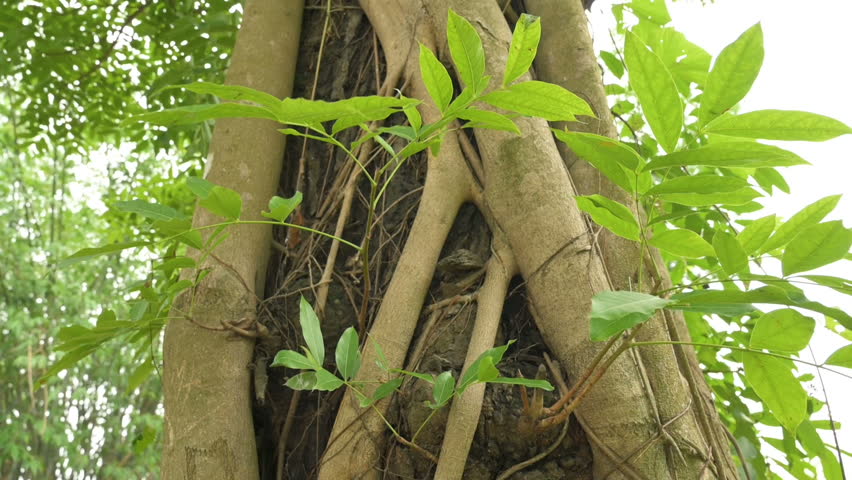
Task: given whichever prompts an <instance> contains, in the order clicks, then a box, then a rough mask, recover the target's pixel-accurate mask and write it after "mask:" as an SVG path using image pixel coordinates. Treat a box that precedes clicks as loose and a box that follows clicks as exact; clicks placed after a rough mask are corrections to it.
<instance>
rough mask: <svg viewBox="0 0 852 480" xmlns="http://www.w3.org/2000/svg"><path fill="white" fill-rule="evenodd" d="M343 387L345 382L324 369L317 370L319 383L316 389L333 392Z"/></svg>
mask: <svg viewBox="0 0 852 480" xmlns="http://www.w3.org/2000/svg"><path fill="white" fill-rule="evenodd" d="M342 385H343V380H341V379H340V378H338V377H337V376H336V375H335V374H333V373H331V372H329V371H328V370H326V369H324V368H320V369H319V370H317V383H316V386H315V387H314V388H316V389H317V390H324V391H327V392H331V391H333V390H337V389H338V388H340V387H341V386H342Z"/></svg>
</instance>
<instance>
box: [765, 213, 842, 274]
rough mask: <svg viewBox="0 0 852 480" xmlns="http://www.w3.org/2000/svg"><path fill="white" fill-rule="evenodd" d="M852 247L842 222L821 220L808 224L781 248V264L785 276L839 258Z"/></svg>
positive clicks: (811, 268) (832, 261)
mask: <svg viewBox="0 0 852 480" xmlns="http://www.w3.org/2000/svg"><path fill="white" fill-rule="evenodd" d="M850 247H852V231H850V230H849V229H848V228H846V227H844V226H843V222H841V221H840V220H835V221H833V222H825V223H820V224H818V225H814V226H812V227H809V228H807V229H806V230H804V231H802V232H801V233H799V234H798V235H796V236H795V237H794V238H793V240H792V241H790V243H789V244H788V245H787V248H785V249H784V255H783V256H782V257H781V268H782V271H783V273H784V275H785V276H787V275H792V274H794V273H798V272H804V271H807V270H813V269H815V268H818V267H821V266H823V265H828V264H829V263H834V262H836V261H838V260H842V259H843V257H844V256H845V255H846V254H847V253H848V252H849V248H850Z"/></svg>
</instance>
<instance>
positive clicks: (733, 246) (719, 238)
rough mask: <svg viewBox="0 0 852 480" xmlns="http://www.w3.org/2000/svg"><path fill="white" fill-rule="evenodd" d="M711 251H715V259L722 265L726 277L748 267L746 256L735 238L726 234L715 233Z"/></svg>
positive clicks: (721, 232)
mask: <svg viewBox="0 0 852 480" xmlns="http://www.w3.org/2000/svg"><path fill="white" fill-rule="evenodd" d="M713 249H714V250H716V258H718V259H719V263H721V264H722V268H723V269H724V270H725V273H727V274H728V275H733V274H735V273H737V272H740V271H742V270H745V269H746V267H748V255H746V253H745V250H743V247H742V245H740V242H739V241H737V237H735V236H733V235H731V234H730V233H728V232H723V231H717V232H716V233H715V234H714V235H713Z"/></svg>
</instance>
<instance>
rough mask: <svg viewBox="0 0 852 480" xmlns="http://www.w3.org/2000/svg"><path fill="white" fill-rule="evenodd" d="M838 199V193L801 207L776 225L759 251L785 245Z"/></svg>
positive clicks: (828, 210)
mask: <svg viewBox="0 0 852 480" xmlns="http://www.w3.org/2000/svg"><path fill="white" fill-rule="evenodd" d="M839 201H840V195H830V196H828V197H825V198H821V199H819V200H817V201H816V202H814V203H812V204H810V205H808V206H807V207H805V208H803V209H801V210H800V211H799V212H797V213H796V214H795V215H793V216H792V217H790V219H789V220H787V221H786V222H784V223H783V224H782V225H781V226H780V227H778V231H776V232H775V235H773V236H772V237H771V238H770V239H769V240H768V241H767V242H766V243H764V244H763V246H762V247H761V248H760V250H759V253H763V252H771V251H772V250H775V249H776V248H778V247H783V246H784V245H787V244H788V243H789V242H790V240H793V238H794V237H795V236H796V235H798V234H799V233H800V232H802V231H803V230H805V229H807V228H809V227H811V226H814V225H816V224H818V223H819V222H820V221H822V219H823V218H825V216H826V215H828V214H829V213H831V211H832V210H834V207H836V206H837V203H838V202H839Z"/></svg>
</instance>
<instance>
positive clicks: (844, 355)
mask: <svg viewBox="0 0 852 480" xmlns="http://www.w3.org/2000/svg"><path fill="white" fill-rule="evenodd" d="M825 363H826V365H836V366H838V367H846V368H852V345H846V346H845V347H840V348H839V349H837V350H836V351H835V352H834V353H832V354H831V356H829V357H828V360H826V361H825Z"/></svg>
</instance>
